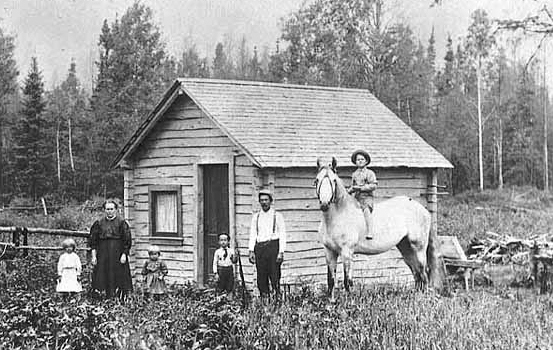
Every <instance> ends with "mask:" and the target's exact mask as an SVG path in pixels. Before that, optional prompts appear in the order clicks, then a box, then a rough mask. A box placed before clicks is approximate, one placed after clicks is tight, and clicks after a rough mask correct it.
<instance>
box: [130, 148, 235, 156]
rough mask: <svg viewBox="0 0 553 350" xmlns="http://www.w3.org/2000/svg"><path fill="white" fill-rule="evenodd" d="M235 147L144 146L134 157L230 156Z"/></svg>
mask: <svg viewBox="0 0 553 350" xmlns="http://www.w3.org/2000/svg"><path fill="white" fill-rule="evenodd" d="M235 149H236V148H233V147H227V146H225V147H203V146H202V147H184V148H178V147H165V148H156V147H152V148H144V149H143V151H142V152H140V154H138V155H137V156H136V159H148V158H168V157H196V156H198V155H221V154H224V155H225V156H226V157H230V156H231V155H232V154H233V153H234V152H235Z"/></svg>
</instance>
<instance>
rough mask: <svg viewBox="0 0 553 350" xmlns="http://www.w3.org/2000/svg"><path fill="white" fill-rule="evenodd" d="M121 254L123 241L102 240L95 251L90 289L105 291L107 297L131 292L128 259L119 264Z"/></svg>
mask: <svg viewBox="0 0 553 350" xmlns="http://www.w3.org/2000/svg"><path fill="white" fill-rule="evenodd" d="M121 254H123V241H121V240H117V239H103V240H100V241H99V243H98V248H97V249H96V259H97V263H96V266H95V267H94V270H93V272H92V288H93V289H96V290H99V291H106V294H107V296H113V295H114V293H115V292H126V291H131V290H132V278H131V270H130V268H129V257H128V256H127V262H126V263H124V264H121V261H120V259H121Z"/></svg>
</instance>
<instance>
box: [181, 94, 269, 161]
mask: <svg viewBox="0 0 553 350" xmlns="http://www.w3.org/2000/svg"><path fill="white" fill-rule="evenodd" d="M180 88H181V90H182V91H183V92H184V93H185V94H186V95H187V96H188V97H190V98H191V99H192V101H193V102H194V103H195V104H196V105H197V106H198V107H199V108H200V109H201V110H202V111H203V112H204V113H205V115H206V116H207V118H208V119H209V120H211V121H212V122H213V123H214V124H215V125H216V126H217V127H218V128H219V129H220V130H221V131H222V132H223V133H224V134H225V135H226V136H227V137H228V138H229V139H230V140H231V141H232V143H234V144H235V145H236V146H237V147H238V148H240V150H241V151H242V152H244V154H245V155H246V157H248V159H249V160H250V161H251V162H252V163H253V164H254V165H255V166H257V167H258V168H265V167H266V166H265V165H266V164H264V163H263V162H260V161H259V160H258V159H257V158H255V157H254V156H253V154H252V153H251V152H250V151H249V150H248V149H247V148H246V147H244V146H243V145H242V144H241V143H240V142H238V140H237V139H236V138H235V137H234V136H233V135H232V134H231V133H230V132H229V131H228V130H227V128H225V126H224V125H222V124H221V123H219V121H218V120H217V119H216V118H214V117H213V115H212V114H211V113H210V112H209V110H208V109H207V108H205V106H203V104H202V103H201V102H200V101H199V100H198V99H197V98H196V97H195V96H194V94H193V93H192V92H190V90H189V89H187V88H186V85H183V84H181V87H180Z"/></svg>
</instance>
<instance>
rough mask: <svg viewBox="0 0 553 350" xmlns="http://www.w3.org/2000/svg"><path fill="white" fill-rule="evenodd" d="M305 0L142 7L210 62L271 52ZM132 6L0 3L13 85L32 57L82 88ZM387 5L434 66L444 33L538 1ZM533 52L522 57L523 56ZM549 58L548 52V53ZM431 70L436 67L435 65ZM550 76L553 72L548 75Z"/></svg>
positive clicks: (516, 13) (117, 1)
mask: <svg viewBox="0 0 553 350" xmlns="http://www.w3.org/2000/svg"><path fill="white" fill-rule="evenodd" d="M304 1H312V0H142V2H143V3H144V4H146V5H147V6H149V7H150V8H152V10H153V11H154V17H155V22H156V23H157V24H158V26H159V28H160V29H161V32H162V33H163V39H164V41H165V42H166V43H167V49H168V51H169V53H170V54H172V55H175V56H176V55H179V54H180V53H181V52H182V48H183V45H184V43H185V42H186V41H190V40H191V41H192V42H194V43H195V44H196V45H197V48H198V49H199V51H200V52H201V53H202V54H203V55H208V56H210V57H211V56H212V55H213V52H214V50H215V45H216V44H217V42H220V41H223V40H224V39H225V37H229V36H230V37H231V38H233V39H234V40H236V42H238V41H239V40H240V38H242V36H245V37H246V39H247V42H248V43H249V45H250V49H251V50H253V46H254V45H255V46H257V47H258V48H262V47H264V46H268V47H269V49H270V50H274V48H275V42H276V40H277V39H278V37H279V35H280V25H281V23H282V21H281V19H282V18H283V17H285V16H286V15H288V14H289V13H291V12H292V11H296V10H298V9H299V8H300V7H301V6H302V4H303V3H304ZM133 2H134V0H0V26H1V27H2V28H3V30H4V31H5V32H7V33H8V34H10V35H13V36H14V37H15V40H16V51H15V58H16V60H17V63H18V68H19V71H20V80H23V79H24V77H25V76H26V74H27V72H28V69H29V65H30V61H31V57H33V56H36V57H37V58H38V63H39V67H40V68H41V69H42V72H43V76H44V80H45V83H46V87H47V88H51V87H52V86H54V85H56V84H59V83H61V81H63V80H64V79H65V77H66V75H67V70H68V68H69V64H70V62H71V60H72V59H73V60H75V62H76V64H77V74H78V77H79V79H80V80H81V81H82V82H83V85H84V86H85V88H88V89H90V86H91V81H92V77H93V76H94V74H95V71H94V62H95V60H96V59H97V51H98V50H97V42H98V35H99V32H100V28H101V26H102V23H103V21H104V19H107V20H108V21H110V22H111V21H113V20H114V19H115V18H116V17H117V16H119V17H120V16H121V15H122V14H123V13H124V12H125V9H126V8H128V7H129V6H130V5H131V4H132V3H133ZM431 3H432V0H387V1H386V6H388V7H389V8H388V13H390V14H391V18H392V20H393V21H398V22H403V23H407V24H409V25H410V26H411V28H412V29H413V31H414V33H415V35H416V36H418V37H419V38H420V40H421V41H422V42H423V43H425V44H426V43H427V40H428V37H429V36H430V33H431V31H432V28H434V30H435V35H436V44H437V56H438V58H439V59H441V58H442V57H443V55H444V51H445V49H444V47H445V42H446V38H447V35H448V34H451V36H452V37H453V38H454V40H456V39H457V38H459V37H461V36H463V35H465V33H466V29H467V27H468V25H469V24H470V13H472V12H473V11H474V10H475V9H477V8H483V9H485V10H486V11H487V12H488V14H489V15H490V17H492V18H523V17H524V16H526V15H528V14H531V13H534V12H535V11H536V9H537V8H539V7H540V6H542V4H543V2H540V1H535V0H442V4H441V5H440V6H430V5H431ZM532 47H533V45H528V46H527V48H525V50H527V51H531V50H532ZM549 52H553V51H551V50H550V51H549ZM438 64H439V62H438ZM550 71H553V70H550Z"/></svg>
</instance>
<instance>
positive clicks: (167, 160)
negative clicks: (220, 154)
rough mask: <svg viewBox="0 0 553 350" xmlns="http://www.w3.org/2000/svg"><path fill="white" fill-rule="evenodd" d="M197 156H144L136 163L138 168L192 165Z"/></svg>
mask: <svg viewBox="0 0 553 350" xmlns="http://www.w3.org/2000/svg"><path fill="white" fill-rule="evenodd" d="M196 159H197V157H196V156H193V155H189V156H166V157H143V158H141V159H138V160H137V162H136V163H135V167H136V168H152V167H165V166H166V167H175V166H183V165H184V166H190V165H192V164H194V162H195V161H196Z"/></svg>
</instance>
